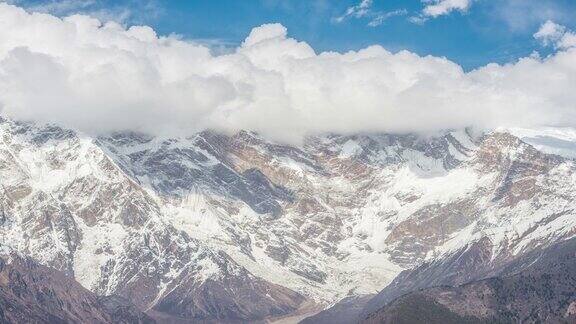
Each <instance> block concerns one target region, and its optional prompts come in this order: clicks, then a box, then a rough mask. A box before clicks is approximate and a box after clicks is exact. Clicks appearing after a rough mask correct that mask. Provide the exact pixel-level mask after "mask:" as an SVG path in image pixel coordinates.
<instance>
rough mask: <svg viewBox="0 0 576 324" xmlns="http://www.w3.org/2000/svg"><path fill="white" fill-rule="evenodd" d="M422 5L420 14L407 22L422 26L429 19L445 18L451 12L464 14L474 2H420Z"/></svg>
mask: <svg viewBox="0 0 576 324" xmlns="http://www.w3.org/2000/svg"><path fill="white" fill-rule="evenodd" d="M421 1H422V3H423V4H424V8H423V9H422V12H420V14H418V15H416V16H412V17H410V18H409V20H410V21H411V22H413V23H417V24H422V23H424V22H426V21H427V20H428V19H431V18H438V17H440V16H445V15H448V14H450V13H452V12H453V11H460V12H466V11H467V10H468V9H469V8H470V6H471V5H472V2H473V1H474V0H421Z"/></svg>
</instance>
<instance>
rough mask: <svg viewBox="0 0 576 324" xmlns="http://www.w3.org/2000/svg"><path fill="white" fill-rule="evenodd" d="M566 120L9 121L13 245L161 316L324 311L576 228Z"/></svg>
mask: <svg viewBox="0 0 576 324" xmlns="http://www.w3.org/2000/svg"><path fill="white" fill-rule="evenodd" d="M558 132H560V131H557V132H556V133H554V131H552V130H547V131H546V132H540V133H538V132H536V131H534V130H531V131H528V130H517V129H516V130H497V131H492V132H484V133H479V132H478V133H476V132H474V131H472V130H470V129H466V130H458V131H447V132H445V133H442V134H437V135H434V136H419V135H412V134H407V135H391V134H360V135H346V136H344V135H325V136H311V137H308V138H306V139H305V141H304V143H302V144H301V145H284V144H279V143H274V142H271V141H268V140H266V139H264V138H262V137H259V136H258V135H257V134H254V133H250V132H240V133H237V134H234V135H223V134H218V133H216V132H210V131H205V132H201V133H198V134H196V135H194V136H191V137H187V138H161V137H152V136H148V135H145V134H137V133H129V132H126V133H116V134H112V135H109V136H100V137H93V136H89V135H86V134H82V133H78V132H75V131H72V130H67V129H64V128H61V127H58V126H54V125H39V124H33V123H22V122H14V121H11V120H8V119H2V120H1V122H0V138H1V142H0V184H1V187H0V197H1V199H0V244H1V245H4V246H7V247H9V248H11V249H13V250H16V251H18V252H19V253H21V254H23V255H26V256H28V257H31V258H33V259H34V260H36V261H38V262H39V263H41V264H42V265H45V266H47V267H50V268H54V269H56V270H59V271H62V272H64V273H65V274H66V275H68V276H69V277H71V278H74V279H75V280H76V281H78V282H79V283H80V284H81V285H82V286H83V287H85V288H86V289H88V290H90V291H92V292H93V293H95V294H97V295H99V296H108V295H118V296H122V297H124V298H126V299H128V300H130V301H131V302H132V303H134V304H135V305H136V306H137V307H139V308H140V309H141V310H143V311H146V312H147V313H148V314H149V315H153V317H156V318H187V319H198V320H231V321H234V320H238V321H254V320H264V319H272V318H279V317H283V316H288V315H291V314H292V315H293V314H298V313H304V312H311V311H312V310H319V309H321V308H325V307H328V306H329V305H332V304H334V303H336V302H338V301H339V300H341V299H343V298H345V297H349V296H360V295H367V294H375V293H378V292H379V291H381V290H382V289H383V288H384V287H386V286H387V285H388V284H389V283H390V282H392V280H393V279H394V278H395V277H396V276H397V275H398V274H400V273H401V272H402V271H403V270H407V269H411V268H414V267H418V266H419V265H422V264H423V263H427V262H432V261H434V260H439V259H442V258H445V257H447V256H449V255H451V254H452V253H454V252H456V251H459V250H461V249H463V248H465V247H467V246H469V245H471V244H475V243H477V242H489V244H488V245H487V246H489V250H490V257H489V258H488V259H487V260H486V262H487V263H490V262H496V261H498V262H503V261H502V260H506V259H512V258H514V257H515V256H518V255H522V254H525V253H529V252H531V251H533V250H535V249H539V248H543V247H547V246H550V245H552V244H554V243H557V242H560V241H563V240H566V239H569V238H571V237H573V236H574V235H575V234H576V217H574V210H575V208H576V199H575V198H576V191H574V188H576V172H575V171H576V164H575V162H574V161H573V160H572V156H574V152H576V150H575V151H571V149H570V148H571V146H570V145H573V144H572V143H574V142H573V141H571V138H570V137H569V135H570V133H569V131H568V130H563V131H562V132H561V134H564V135H566V136H567V137H566V136H564V137H560V136H556V135H557V134H559V133H558ZM538 140H540V141H539V142H538ZM528 143H530V144H528ZM550 153H554V154H550ZM555 154H560V155H555Z"/></svg>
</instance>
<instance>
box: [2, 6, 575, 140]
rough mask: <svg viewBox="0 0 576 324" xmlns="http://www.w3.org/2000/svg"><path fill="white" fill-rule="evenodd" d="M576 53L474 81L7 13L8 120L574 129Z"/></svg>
mask: <svg viewBox="0 0 576 324" xmlns="http://www.w3.org/2000/svg"><path fill="white" fill-rule="evenodd" d="M574 84H576V49H574V48H562V49H560V50H559V51H558V52H557V53H555V54H554V55H551V56H549V57H546V58H543V59H541V58H537V57H527V58H523V59H520V60H519V61H518V62H516V63H511V64H507V65H497V64H489V65H487V66H484V67H481V68H479V69H477V70H474V71H471V72H465V71H463V69H462V68H461V67H460V66H459V65H458V64H456V63H454V62H452V61H450V60H448V59H446V58H441V57H434V56H424V57H422V56H418V55H416V54H414V53H411V52H409V51H401V52H398V53H391V52H389V51H388V50H386V49H385V48H383V47H381V46H370V47H367V48H364V49H362V50H359V51H351V52H347V53H336V52H322V53H317V52H316V51H315V50H314V49H313V48H312V47H311V46H309V45H308V44H307V43H305V42H301V41H298V40H296V39H293V38H290V37H289V36H288V31H287V30H286V28H285V27H284V26H282V25H280V24H267V25H263V26H260V27H256V28H254V29H253V30H252V32H251V33H250V34H249V35H248V37H247V38H246V40H245V41H244V42H243V43H242V45H240V46H239V47H238V48H236V49H235V50H233V51H232V52H231V53H228V54H225V55H214V54H212V53H211V51H210V48H208V47H206V46H204V45H200V44H197V43H193V42H189V41H185V40H182V39H179V38H177V37H175V36H168V37H166V36H158V35H157V34H156V33H155V31H154V30H153V29H152V28H150V27H146V26H133V27H129V28H125V27H123V26H121V25H119V24H117V23H113V22H109V23H105V24H103V23H101V22H100V21H98V20H96V19H93V18H90V17H88V16H79V15H76V16H71V17H67V18H64V19H60V18H57V17H55V16H52V15H49V14H39V13H33V14H30V13H28V12H26V11H25V10H23V9H21V8H18V7H15V6H11V5H6V4H0V114H3V115H6V116H8V117H12V118H16V119H24V120H37V121H42V122H53V123H58V124H63V125H65V126H67V127H72V128H75V129H79V130H82V131H84V132H88V133H95V134H100V133H105V132H110V131H118V130H136V131H142V132H148V133H153V134H160V133H162V134H164V133H170V134H183V135H186V134H191V133H193V132H196V131H199V130H203V129H207V128H210V129H218V130H222V131H228V132H234V131H237V130H240V129H246V130H253V131H256V132H259V133H261V134H262V135H264V136H267V137H269V138H271V139H275V140H281V141H289V142H297V141H299V140H300V139H301V138H302V137H303V136H305V135H307V134H317V133H324V132H335V133H358V132H433V131H437V130H440V129H446V128H460V127H466V126H477V127H499V126H504V127H507V126H517V127H525V128H526V127H532V126H543V125H549V126H554V125H563V126H576V92H574V91H573V86H574Z"/></svg>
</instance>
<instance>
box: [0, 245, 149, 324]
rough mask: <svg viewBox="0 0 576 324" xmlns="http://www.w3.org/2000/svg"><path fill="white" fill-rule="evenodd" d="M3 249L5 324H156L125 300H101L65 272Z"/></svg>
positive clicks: (0, 274) (0, 284)
mask: <svg viewBox="0 0 576 324" xmlns="http://www.w3.org/2000/svg"><path fill="white" fill-rule="evenodd" d="M0 248H2V251H1V252H0V322H2V323H126V324H128V323H142V324H145V323H146V324H148V323H150V324H151V323H155V321H154V320H153V319H152V318H150V317H149V316H148V315H146V314H144V313H143V312H142V311H140V310H139V309H138V308H136V307H135V306H134V305H133V304H132V303H130V302H129V301H127V300H125V299H123V298H120V297H115V296H109V297H100V298H99V297H98V296H96V295H95V294H94V293H92V292H90V291H88V290H86V289H85V288H84V287H82V286H81V285H80V284H79V283H77V282H76V281H74V279H72V278H70V277H69V276H67V275H65V274H64V273H62V272H60V271H57V270H54V269H50V268H48V267H45V266H42V265H39V264H37V263H36V262H34V261H33V260H31V259H29V258H27V257H25V256H21V255H19V254H18V253H16V252H13V251H10V250H9V249H7V248H5V247H0Z"/></svg>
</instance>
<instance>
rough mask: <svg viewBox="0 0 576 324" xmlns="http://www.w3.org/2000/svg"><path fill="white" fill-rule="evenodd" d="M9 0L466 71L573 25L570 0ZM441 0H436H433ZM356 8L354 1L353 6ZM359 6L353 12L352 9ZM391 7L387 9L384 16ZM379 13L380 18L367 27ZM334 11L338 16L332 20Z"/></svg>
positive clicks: (575, 5)
mask: <svg viewBox="0 0 576 324" xmlns="http://www.w3.org/2000/svg"><path fill="white" fill-rule="evenodd" d="M364 1H365V2H366V6H365V7H364V9H365V11H364V12H363V13H362V14H351V15H348V16H347V17H343V16H344V15H345V13H346V12H347V10H350V9H352V11H354V8H356V9H359V6H360V4H361V3H362V1H361V0H344V1H329V0H220V1H214V0H188V1H184V0H171V1H161V0H148V1H145V0H144V1H135V0H116V1H110V0H64V1H46V0H26V1H24V0H15V1H12V2H13V3H16V4H18V5H20V6H24V7H28V8H31V9H34V10H41V11H48V12H50V13H53V14H56V15H68V14H72V13H76V12H81V13H89V14H93V15H96V16H100V17H102V18H103V19H117V20H123V21H124V22H125V23H127V24H146V25H150V26H152V27H154V29H156V30H157V31H158V33H160V34H170V33H176V34H180V35H182V36H183V37H185V38H188V39H195V40H201V41H204V42H206V43H209V44H212V45H213V46H215V47H233V46H235V45H237V44H239V43H240V42H242V40H243V39H244V38H245V37H246V35H248V33H249V32H250V30H251V29H252V28H253V27H255V26H259V25H261V24H263V23H270V22H279V23H281V24H283V25H284V26H286V27H287V28H288V31H289V35H290V36H291V37H294V38H296V39H298V40H302V41H306V42H307V43H309V44H310V45H312V47H314V49H316V51H327V50H334V51H347V50H357V49H360V48H363V47H366V46H368V45H372V44H379V45H382V46H384V47H385V48H387V49H388V50H391V51H394V52H395V51H399V50H402V49H407V50H410V51H413V52H416V53H418V54H420V55H428V54H431V55H435V56H445V57H447V58H449V59H451V60H453V61H455V62H457V63H459V64H460V65H462V66H463V67H464V68H465V69H466V70H470V69H473V68H475V67H478V66H482V65H485V64H487V63H490V62H497V63H506V62H513V61H514V60H515V59H517V58H518V57H523V56H527V55H530V54H531V53H532V52H533V51H535V50H536V51H538V52H540V53H541V54H543V55H546V54H548V53H547V50H546V49H545V48H542V47H541V46H540V45H539V43H538V42H536V41H535V40H534V38H533V37H532V35H533V34H534V33H535V32H536V31H537V30H538V28H539V26H540V25H541V24H542V23H544V22H545V21H546V20H548V19H550V20H553V21H555V22H557V23H559V24H562V25H565V26H566V27H568V28H570V29H574V27H576V1H574V0H462V1H464V2H469V6H468V8H467V9H466V10H464V11H461V10H453V11H451V12H448V13H446V14H443V15H439V16H437V17H428V19H427V20H426V21H424V22H423V21H420V22H418V23H415V22H414V20H415V19H414V18H418V17H420V18H421V17H423V11H422V10H423V9H424V7H425V6H426V3H425V1H422V0H404V1H401V0H373V1H369V0H364ZM435 1H437V2H441V1H442V0H435ZM354 6H356V7H354ZM357 12H358V11H356V13H357ZM390 13H391V14H390ZM378 16H381V17H384V18H385V19H383V21H381V22H380V23H376V24H377V26H370V23H371V22H372V21H374V19H375V18H376V17H378ZM339 17H341V19H338V18H339Z"/></svg>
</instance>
